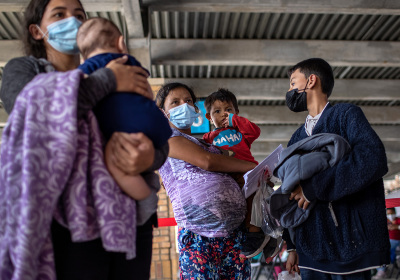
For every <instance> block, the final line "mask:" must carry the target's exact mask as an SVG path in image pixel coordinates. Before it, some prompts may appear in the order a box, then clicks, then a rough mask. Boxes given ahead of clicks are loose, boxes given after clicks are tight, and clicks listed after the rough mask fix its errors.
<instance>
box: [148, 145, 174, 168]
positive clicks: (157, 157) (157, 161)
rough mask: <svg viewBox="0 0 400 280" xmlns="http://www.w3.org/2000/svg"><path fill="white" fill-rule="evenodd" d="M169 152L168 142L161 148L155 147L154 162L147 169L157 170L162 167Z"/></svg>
mask: <svg viewBox="0 0 400 280" xmlns="http://www.w3.org/2000/svg"><path fill="white" fill-rule="evenodd" d="M168 152H169V145H168V143H167V144H165V145H164V146H162V147H161V148H160V149H155V150H154V161H153V164H152V166H151V167H150V168H149V169H148V170H147V171H156V170H158V169H160V168H161V166H162V165H163V164H164V162H165V161H166V160H167V158H168Z"/></svg>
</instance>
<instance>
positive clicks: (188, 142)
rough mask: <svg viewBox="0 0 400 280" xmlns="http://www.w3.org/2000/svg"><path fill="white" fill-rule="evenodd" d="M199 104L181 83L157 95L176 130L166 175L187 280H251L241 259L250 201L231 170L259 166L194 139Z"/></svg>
mask: <svg viewBox="0 0 400 280" xmlns="http://www.w3.org/2000/svg"><path fill="white" fill-rule="evenodd" d="M195 102H196V96H195V95H194V93H193V91H192V90H191V89H190V88H189V87H188V86H186V85H184V84H180V83H171V84H166V85H164V86H163V87H162V88H161V89H160V90H159V92H158V94H157V97H156V103H157V106H158V107H160V109H162V110H163V111H164V112H165V114H166V116H167V117H168V119H169V121H170V125H171V128H172V131H173V133H172V137H171V138H170V140H169V141H168V142H169V146H170V151H169V155H168V156H169V157H168V159H167V161H166V163H165V164H164V165H163V166H162V167H161V169H160V175H161V178H162V180H163V184H164V186H165V189H166V191H167V193H168V195H169V197H170V199H171V202H172V206H173V209H174V214H175V219H176V221H177V223H178V226H179V232H178V244H179V267H180V273H181V279H217V278H218V279H249V278H250V264H249V261H248V260H246V259H245V258H240V256H239V254H240V252H241V246H242V242H243V238H244V236H243V233H242V232H241V230H240V229H239V227H240V225H241V223H242V222H243V220H244V215H245V211H246V201H245V199H244V196H243V194H242V193H241V190H240V188H239V186H238V185H237V183H236V182H235V181H234V180H233V179H232V177H231V176H229V175H228V174H225V172H247V171H249V170H251V169H253V168H254V167H255V166H256V164H255V163H251V162H248V161H243V160H238V159H236V158H234V157H229V156H225V155H222V154H221V152H220V150H219V149H217V148H216V147H215V146H210V145H208V144H206V143H204V142H201V140H198V139H196V138H194V137H192V136H191V126H192V124H193V122H194V121H195V119H196V118H197V117H198V116H199V114H198V113H197V112H198V108H197V107H196V105H195Z"/></svg>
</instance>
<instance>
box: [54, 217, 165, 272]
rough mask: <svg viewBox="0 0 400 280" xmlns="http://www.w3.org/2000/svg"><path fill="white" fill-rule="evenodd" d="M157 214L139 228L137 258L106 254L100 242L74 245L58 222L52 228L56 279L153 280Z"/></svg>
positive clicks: (93, 241)
mask: <svg viewBox="0 0 400 280" xmlns="http://www.w3.org/2000/svg"><path fill="white" fill-rule="evenodd" d="M154 221H157V215H156V214H154V215H153V217H151V218H150V219H149V220H148V221H147V222H146V223H145V224H144V225H143V226H139V227H137V240H136V258H134V259H133V260H127V259H126V254H125V253H116V252H107V251H106V250H105V249H104V248H103V244H102V242H101V239H100V238H98V239H96V240H92V241H87V242H77V243H76V242H72V241H71V235H70V232H69V230H68V229H66V228H64V227H63V226H61V225H60V224H58V223H57V222H56V221H53V223H52V225H51V234H52V240H53V247H54V257H55V265H56V274H57V280H80V279H82V280H125V279H126V280H128V279H135V280H139V279H140V280H141V279H143V280H148V279H150V265H151V253H152V243H153V224H155V223H156V222H154Z"/></svg>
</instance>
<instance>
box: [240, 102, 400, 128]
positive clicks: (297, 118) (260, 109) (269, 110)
mask: <svg viewBox="0 0 400 280" xmlns="http://www.w3.org/2000/svg"><path fill="white" fill-rule="evenodd" d="M361 109H362V110H363V112H364V114H365V116H366V118H367V119H368V121H369V122H370V123H371V124H374V125H379V124H380V125H400V114H399V109H398V107H387V106H385V107H383V106H361ZM239 110H240V115H241V116H243V117H245V118H247V119H249V120H251V121H252V122H254V123H256V124H303V123H304V121H305V119H306V117H307V112H301V113H294V112H292V111H290V110H289V109H288V108H287V107H286V106H255V105H252V106H241V107H240V108H239Z"/></svg>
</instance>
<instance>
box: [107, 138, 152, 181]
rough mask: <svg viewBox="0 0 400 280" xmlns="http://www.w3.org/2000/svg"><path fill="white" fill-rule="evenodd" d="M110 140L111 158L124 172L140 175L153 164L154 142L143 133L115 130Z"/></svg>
mask: <svg viewBox="0 0 400 280" xmlns="http://www.w3.org/2000/svg"><path fill="white" fill-rule="evenodd" d="M109 142H110V146H111V147H110V149H111V155H110V156H111V158H110V160H111V161H112V162H113V164H114V165H115V166H116V167H117V168H119V169H120V170H121V171H123V172H124V173H126V174H130V175H138V174H140V173H142V172H143V171H145V170H147V169H148V168H150V167H151V165H152V164H153V161H154V147H153V143H152V142H151V140H150V139H149V138H148V137H147V136H146V135H144V134H143V133H141V132H140V133H124V132H114V133H113V135H112V136H111V139H110V140H109Z"/></svg>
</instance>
